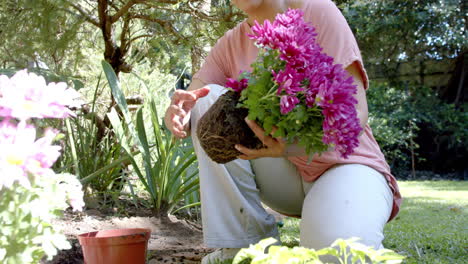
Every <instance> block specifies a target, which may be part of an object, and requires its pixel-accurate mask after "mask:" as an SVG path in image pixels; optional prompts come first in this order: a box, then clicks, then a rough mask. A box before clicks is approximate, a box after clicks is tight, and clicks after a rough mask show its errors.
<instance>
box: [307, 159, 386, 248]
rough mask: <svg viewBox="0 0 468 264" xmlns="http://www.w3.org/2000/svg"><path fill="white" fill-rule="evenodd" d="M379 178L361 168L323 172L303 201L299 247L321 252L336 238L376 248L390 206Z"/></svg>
mask: <svg viewBox="0 0 468 264" xmlns="http://www.w3.org/2000/svg"><path fill="white" fill-rule="evenodd" d="M381 177H382V178H383V176H382V175H381V174H380V173H378V172H376V171H374V170H373V169H371V168H369V167H366V166H362V165H358V166H350V165H344V166H339V167H337V168H333V169H331V170H329V171H327V172H326V173H324V175H322V177H321V178H319V179H318V180H317V181H316V182H315V183H314V184H313V186H312V188H311V189H310V190H309V192H308V193H307V195H306V199H305V201H304V206H303V210H302V221H301V244H302V245H303V246H305V247H310V248H315V249H320V248H324V247H328V246H330V245H331V243H333V242H334V241H335V240H336V239H338V238H342V239H348V238H351V237H358V238H360V239H361V240H360V242H361V243H362V244H364V245H367V246H373V247H375V248H379V247H380V246H381V242H382V240H383V238H384V236H383V228H384V226H385V223H386V222H387V220H388V217H389V215H390V212H391V205H392V203H391V201H388V199H389V197H388V195H389V194H388V193H387V192H388V185H386V182H385V181H382V180H381Z"/></svg>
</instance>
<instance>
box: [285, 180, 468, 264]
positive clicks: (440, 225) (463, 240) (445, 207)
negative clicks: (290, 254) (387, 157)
mask: <svg viewBox="0 0 468 264" xmlns="http://www.w3.org/2000/svg"><path fill="white" fill-rule="evenodd" d="M399 184H400V189H401V192H402V195H403V198H404V201H403V205H402V208H401V211H400V213H399V215H398V216H397V217H396V218H395V219H394V220H393V221H391V222H390V223H389V224H388V225H387V226H386V228H385V241H384V246H385V247H386V248H388V249H392V250H394V251H396V252H398V253H400V254H402V255H404V256H406V257H407V259H406V260H405V261H404V263H418V264H419V263H429V264H433V263H434V264H437V263H444V264H445V263H446V264H462V263H468V182H466V181H465V182H454V181H405V182H399ZM298 238H299V220H298V219H294V218H286V219H285V221H284V226H283V228H281V239H282V241H283V244H285V245H288V246H294V245H298V244H299V241H298Z"/></svg>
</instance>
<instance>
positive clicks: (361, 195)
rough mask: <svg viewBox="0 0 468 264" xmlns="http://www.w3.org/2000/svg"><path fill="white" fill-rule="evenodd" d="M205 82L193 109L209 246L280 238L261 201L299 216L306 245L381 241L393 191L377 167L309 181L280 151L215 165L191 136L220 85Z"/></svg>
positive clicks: (353, 167)
mask: <svg viewBox="0 0 468 264" xmlns="http://www.w3.org/2000/svg"><path fill="white" fill-rule="evenodd" d="M210 88H211V91H210V93H209V94H208V96H206V97H204V98H201V99H200V100H199V101H198V102H197V104H196V105H195V107H194V109H193V110H192V114H191V120H192V121H191V127H192V139H193V144H194V147H195V152H196V154H197V157H198V162H199V169H200V188H201V202H202V203H201V208H202V219H203V234H204V242H205V245H206V246H207V247H214V248H241V247H248V246H249V244H254V243H257V242H258V241H259V240H261V239H263V238H266V237H276V238H278V230H277V227H276V222H275V219H274V217H273V216H272V215H270V214H268V213H267V212H266V211H265V209H264V208H263V206H262V204H261V202H263V203H264V204H266V205H268V206H269V207H270V208H272V209H274V210H277V211H278V212H281V213H285V214H288V215H301V216H302V220H301V225H300V229H301V230H300V234H301V235H300V240H301V245H302V246H304V247H309V248H315V249H320V248H323V247H327V246H330V244H331V243H332V242H333V241H335V240H336V239H338V238H343V239H347V238H350V237H359V238H361V241H360V242H361V243H363V244H365V245H367V246H373V247H374V248H381V247H382V244H381V243H382V240H383V238H384V236H383V229H384V225H385V223H386V222H387V220H388V218H389V216H390V213H391V210H392V203H393V196H392V193H391V190H390V188H389V186H388V184H387V182H386V180H385V178H384V177H383V176H382V175H381V174H380V173H379V172H377V171H376V170H374V169H372V168H370V167H367V166H364V165H359V164H347V165H337V166H334V167H332V168H331V169H329V170H327V171H326V172H325V173H324V174H323V175H322V176H321V177H320V178H319V179H318V180H317V181H315V182H313V183H308V182H304V181H303V180H302V178H301V176H300V175H299V173H298V172H297V170H296V167H295V166H294V165H293V164H292V163H291V162H289V161H288V160H287V159H284V158H261V159H256V160H253V161H250V162H249V161H245V160H240V159H237V160H234V161H232V162H229V163H226V164H217V163H215V162H213V161H212V160H211V159H210V158H209V157H208V156H207V155H206V153H205V152H204V150H203V149H202V148H201V146H200V143H199V140H198V138H197V136H196V127H197V122H198V120H199V119H200V117H201V116H202V115H203V114H204V113H205V112H206V111H207V110H208V109H209V107H210V106H211V105H212V104H213V103H214V102H215V101H216V99H217V98H218V97H219V96H220V95H221V94H223V93H224V92H225V89H224V88H222V87H221V86H218V85H210Z"/></svg>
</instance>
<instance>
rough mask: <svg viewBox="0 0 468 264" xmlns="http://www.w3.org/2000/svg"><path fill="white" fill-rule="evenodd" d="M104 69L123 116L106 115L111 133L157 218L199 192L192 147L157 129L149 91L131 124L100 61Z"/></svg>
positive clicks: (107, 69) (115, 83) (115, 82)
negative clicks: (127, 159)
mask: <svg viewBox="0 0 468 264" xmlns="http://www.w3.org/2000/svg"><path fill="white" fill-rule="evenodd" d="M103 68H104V72H105V73H106V76H107V79H108V81H109V85H110V87H111V89H112V93H113V96H114V98H115V100H116V102H117V104H118V106H119V109H120V111H121V115H122V117H119V114H118V113H117V111H116V110H115V109H112V111H111V112H110V113H109V114H108V116H109V119H110V121H111V124H112V127H113V131H114V132H115V134H116V136H117V137H118V139H119V144H120V145H121V147H122V148H123V149H124V150H125V152H126V153H127V155H128V157H129V159H130V162H131V164H132V168H133V171H134V173H135V174H136V175H137V176H138V178H139V179H140V181H141V183H142V184H143V187H144V189H145V190H146V192H147V193H148V194H149V200H150V203H151V206H152V209H153V211H154V212H155V213H156V214H157V215H161V216H164V215H167V214H168V213H170V212H171V211H172V210H174V208H175V207H176V206H177V205H179V203H180V202H181V201H184V199H185V198H186V197H187V196H189V195H191V194H192V193H194V192H196V191H197V190H198V189H199V179H198V177H197V176H198V169H197V168H196V162H195V161H196V156H195V153H194V151H193V147H192V146H191V144H190V143H189V142H188V141H182V140H177V139H175V138H174V137H172V135H171V133H170V132H169V131H168V130H167V129H165V128H163V127H162V126H161V125H160V123H161V120H160V119H159V117H158V111H157V105H156V102H155V99H154V96H153V95H152V94H151V93H150V92H149V90H148V91H147V95H146V98H148V99H149V100H147V102H145V105H144V106H143V107H142V108H140V109H138V111H137V114H136V120H134V119H133V117H132V115H131V114H130V112H129V110H128V107H127V104H126V100H125V96H124V94H123V93H122V90H121V88H120V84H119V82H118V79H117V77H116V76H115V73H114V72H113V70H112V68H111V66H110V65H109V64H108V63H107V62H105V61H103ZM144 110H146V111H148V112H149V116H148V118H144V116H145V115H144ZM135 153H138V154H139V155H140V156H141V161H140V160H138V159H136V157H135ZM198 204H199V202H195V203H193V204H189V205H186V206H184V207H188V206H193V205H198Z"/></svg>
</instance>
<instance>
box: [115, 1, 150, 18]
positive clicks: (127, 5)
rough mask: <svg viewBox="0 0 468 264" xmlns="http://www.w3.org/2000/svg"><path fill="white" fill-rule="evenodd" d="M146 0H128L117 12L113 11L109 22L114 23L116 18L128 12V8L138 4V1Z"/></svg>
mask: <svg viewBox="0 0 468 264" xmlns="http://www.w3.org/2000/svg"><path fill="white" fill-rule="evenodd" d="M144 2H146V0H130V1H128V2H127V3H126V4H125V5H124V6H123V7H122V8H120V9H119V10H118V11H117V13H115V14H114V15H113V16H111V17H110V21H111V23H114V22H116V21H117V20H119V18H121V17H122V16H123V15H124V14H126V13H127V12H128V10H129V9H130V8H132V6H134V5H136V4H138V3H144Z"/></svg>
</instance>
